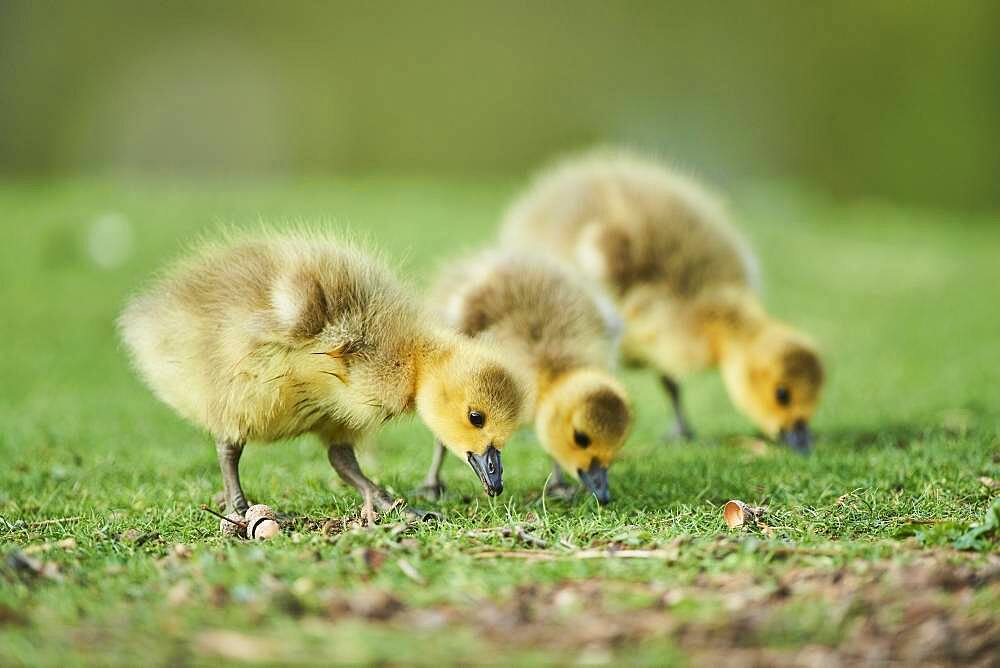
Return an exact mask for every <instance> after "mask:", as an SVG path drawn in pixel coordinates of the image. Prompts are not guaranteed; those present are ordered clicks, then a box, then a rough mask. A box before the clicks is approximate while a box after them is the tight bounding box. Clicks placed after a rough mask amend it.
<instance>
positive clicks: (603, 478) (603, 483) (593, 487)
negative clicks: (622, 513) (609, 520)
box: [576, 459, 611, 506]
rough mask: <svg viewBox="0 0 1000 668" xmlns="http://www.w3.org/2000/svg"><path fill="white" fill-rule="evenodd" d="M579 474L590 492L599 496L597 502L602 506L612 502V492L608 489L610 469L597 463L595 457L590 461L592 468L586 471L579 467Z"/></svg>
mask: <svg viewBox="0 0 1000 668" xmlns="http://www.w3.org/2000/svg"><path fill="white" fill-rule="evenodd" d="M576 473H577V475H578V476H580V482H582V483H583V484H584V485H585V486H586V488H587V489H588V490H590V493H591V494H593V495H594V496H596V497H597V502H598V503H599V504H601V505H602V506H606V505H608V504H609V503H611V492H610V491H608V470H607V469H606V468H604V467H603V466H601V465H600V464H598V463H597V460H596V459H595V460H594V461H592V462H591V463H590V468H589V469H587V470H586V471H584V470H583V469H577V471H576Z"/></svg>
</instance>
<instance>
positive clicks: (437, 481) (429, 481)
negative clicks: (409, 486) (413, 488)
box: [417, 441, 447, 501]
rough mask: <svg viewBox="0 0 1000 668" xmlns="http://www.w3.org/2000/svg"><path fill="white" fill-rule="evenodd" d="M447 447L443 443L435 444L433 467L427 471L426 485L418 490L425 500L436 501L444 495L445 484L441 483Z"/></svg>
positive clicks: (436, 442) (437, 442)
mask: <svg viewBox="0 0 1000 668" xmlns="http://www.w3.org/2000/svg"><path fill="white" fill-rule="evenodd" d="M445 454H447V453H446V451H445V447H444V445H442V444H441V441H435V442H434V458H433V459H432V460H431V467H430V468H429V469H428V470H427V475H426V476H425V477H424V483H423V484H422V485H421V486H420V489H418V490H417V493H418V494H420V496H423V497H424V498H427V499H430V500H431V501H436V500H438V499H439V498H441V494H443V493H444V483H443V482H441V467H442V466H443V465H444V458H445Z"/></svg>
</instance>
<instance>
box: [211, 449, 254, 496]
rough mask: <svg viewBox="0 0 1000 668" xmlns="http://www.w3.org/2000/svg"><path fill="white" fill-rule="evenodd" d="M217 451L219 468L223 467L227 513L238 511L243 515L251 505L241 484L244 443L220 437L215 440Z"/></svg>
mask: <svg viewBox="0 0 1000 668" xmlns="http://www.w3.org/2000/svg"><path fill="white" fill-rule="evenodd" d="M215 452H216V454H217V455H218V456H219V468H220V469H222V485H223V489H224V493H225V496H226V514H229V513H232V512H238V513H240V514H241V515H242V514H243V513H245V512H246V511H247V508H249V507H250V504H249V503H247V498H246V496H244V494H243V487H242V486H241V485H240V457H242V456H243V444H242V443H233V442H231V441H226V440H223V439H219V440H217V441H216V442H215Z"/></svg>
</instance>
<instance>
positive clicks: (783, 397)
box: [774, 385, 792, 406]
mask: <svg viewBox="0 0 1000 668" xmlns="http://www.w3.org/2000/svg"><path fill="white" fill-rule="evenodd" d="M774 398H775V399H776V400H777V402H778V403H779V404H781V405H782V406H787V405H788V404H790V403H791V402H792V393H791V392H789V391H788V388H787V387H785V386H784V385H779V386H778V389H776V390H775V391H774Z"/></svg>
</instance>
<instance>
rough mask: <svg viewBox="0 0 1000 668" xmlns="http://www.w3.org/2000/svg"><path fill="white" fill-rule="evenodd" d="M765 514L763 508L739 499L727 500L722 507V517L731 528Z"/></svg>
mask: <svg viewBox="0 0 1000 668" xmlns="http://www.w3.org/2000/svg"><path fill="white" fill-rule="evenodd" d="M763 514H764V509H763V508H758V507H757V506H748V505H747V504H745V503H743V502H742V501H740V500H739V499H733V500H732V501H727V502H726V505H725V506H723V508H722V518H723V519H724V520H725V521H726V526H728V527H729V528H730V529H735V528H736V527H741V526H743V525H744V524H745V523H746V521H747V520H752V519H756V518H758V517H760V516H761V515H763Z"/></svg>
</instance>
